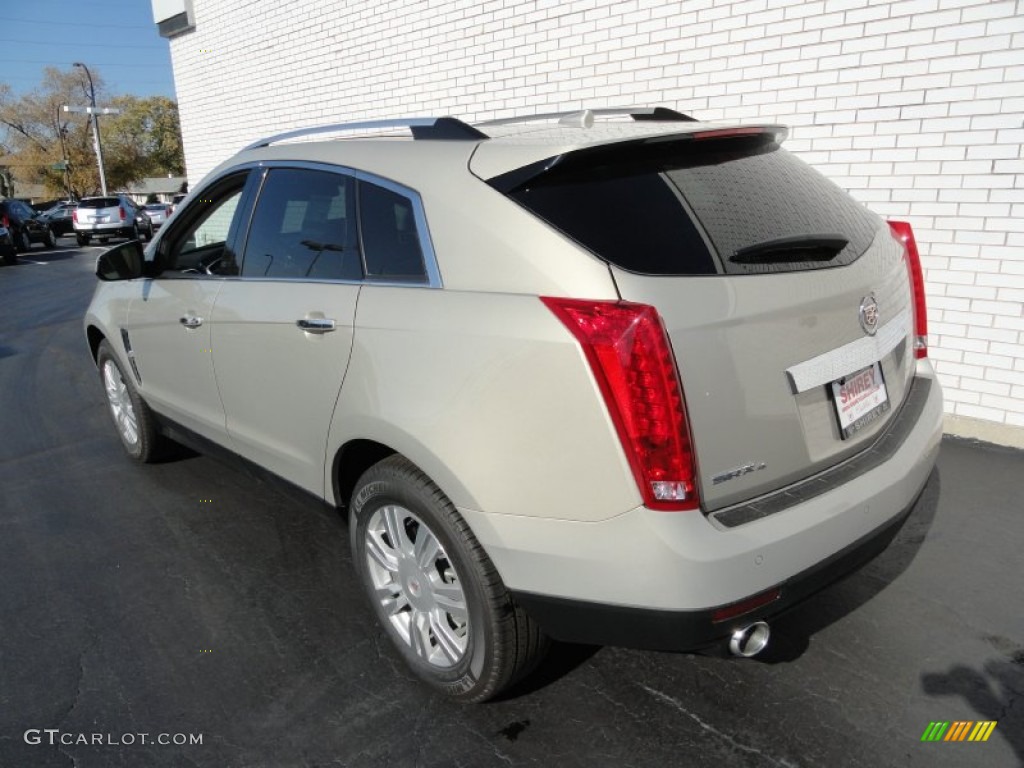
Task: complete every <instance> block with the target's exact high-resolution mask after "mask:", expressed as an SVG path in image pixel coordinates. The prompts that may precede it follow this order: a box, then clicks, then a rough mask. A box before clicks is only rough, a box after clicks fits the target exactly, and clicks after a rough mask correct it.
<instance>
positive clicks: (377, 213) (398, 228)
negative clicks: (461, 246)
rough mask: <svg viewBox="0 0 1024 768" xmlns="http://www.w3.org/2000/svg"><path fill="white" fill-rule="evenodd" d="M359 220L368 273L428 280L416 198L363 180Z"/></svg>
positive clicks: (418, 280)
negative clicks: (421, 243)
mask: <svg viewBox="0 0 1024 768" xmlns="http://www.w3.org/2000/svg"><path fill="white" fill-rule="evenodd" d="M359 220H360V223H361V225H362V238H363V257H364V259H365V261H366V274H367V277H376V278H378V279H385V280H396V281H402V282H416V283H425V282H427V271H426V268H425V267H424V264H423V248H422V247H421V245H420V238H419V230H418V229H417V227H416V211H415V208H414V207H413V202H412V200H410V199H409V198H408V197H406V196H405V195H402V194H399V193H397V192H393V191H392V190H390V189H386V188H384V187H381V186H378V185H377V184H373V183H371V182H368V181H360V182H359Z"/></svg>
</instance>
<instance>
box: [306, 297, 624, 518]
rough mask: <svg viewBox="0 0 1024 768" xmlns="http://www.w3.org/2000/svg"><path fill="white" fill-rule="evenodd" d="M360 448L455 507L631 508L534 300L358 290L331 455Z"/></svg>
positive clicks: (517, 510) (578, 372) (603, 414)
mask: <svg viewBox="0 0 1024 768" xmlns="http://www.w3.org/2000/svg"><path fill="white" fill-rule="evenodd" d="M360 438H361V439H371V440H376V441H377V442H380V443H384V444H385V445H388V446H389V447H391V448H393V449H395V450H396V451H398V452H399V453H402V454H403V455H405V456H406V457H407V458H409V459H410V460H411V461H412V462H413V463H415V464H416V465H417V466H419V467H420V468H421V469H422V470H423V471H424V472H425V473H426V474H427V475H429V476H430V477H431V478H432V479H433V480H434V482H436V483H437V484H438V485H439V487H440V488H441V489H442V490H443V491H444V492H445V493H446V494H447V495H448V497H449V498H450V499H451V500H452V501H453V502H454V503H455V504H456V505H457V506H459V507H463V508H468V509H474V510H482V511H486V512H489V513H495V514H505V515H523V516H527V517H550V518H561V519H570V520H602V519H606V518H609V517H612V516H614V515H618V514H621V513H623V512H626V511H627V510H629V509H632V508H634V507H636V506H637V504H639V503H640V496H639V492H638V491H637V488H636V484H635V482H634V480H633V477H632V474H631V472H630V469H629V466H628V464H627V462H626V459H625V456H624V455H623V453H622V449H621V447H620V446H619V443H618V440H617V438H616V435H615V430H614V427H613V425H612V424H611V421H610V419H609V417H608V415H607V411H606V409H605V408H604V405H603V402H602V401H601V395H600V393H599V392H598V390H597V387H596V385H595V383H594V381H593V378H592V377H591V376H590V372H589V370H588V368H587V366H586V363H585V361H584V360H583V356H582V352H581V350H580V349H579V347H578V346H577V345H576V343H575V342H574V341H573V339H572V338H571V337H570V335H569V333H568V332H567V331H566V330H565V329H564V328H563V327H562V326H561V324H560V323H559V322H558V320H557V319H556V318H555V317H554V315H552V314H551V313H550V312H549V311H548V310H547V308H546V307H545V306H544V305H543V304H542V303H541V301H540V300H539V299H538V298H537V297H536V296H528V295H514V294H488V293H477V292H469V291H466V292H463V291H452V290H430V289H422V288H398V287H383V286H373V285H367V286H365V287H364V288H363V290H362V293H361V294H360V299H359V306H358V309H357V313H356V332H355V343H354V346H353V350H352V359H351V362H350V367H349V372H348V375H347V376H346V379H345V382H344V385H343V386H342V392H341V396H340V398H339V402H338V407H337V410H336V412H335V417H334V421H333V424H332V428H331V431H330V434H329V437H328V457H329V458H330V457H333V456H334V455H336V453H337V451H338V449H339V448H340V447H341V446H342V445H344V444H345V443H346V442H347V441H349V440H352V439H360ZM327 466H328V471H330V466H331V462H330V461H328V464H327ZM326 479H327V483H326V487H327V488H331V487H332V483H331V482H330V478H329V477H328V478H326ZM339 501H340V500H339Z"/></svg>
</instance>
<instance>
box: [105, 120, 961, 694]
mask: <svg viewBox="0 0 1024 768" xmlns="http://www.w3.org/2000/svg"><path fill="white" fill-rule="evenodd" d="M409 129H411V136H409V135H408V134H407V133H404V132H405V131H407V130H409ZM399 130H402V131H403V135H389V131H390V132H397V131H399ZM329 132H334V133H336V134H342V135H345V136H347V138H344V139H341V140H339V139H328V140H324V141H315V142H314V141H305V142H300V143H294V142H293V143H289V142H288V140H289V139H291V138H294V137H298V136H308V135H309V134H315V133H329ZM382 134H383V135H382ZM353 135H354V136H353ZM785 136H786V130H785V129H784V128H782V127H779V126H774V125H763V126H750V125H744V126H739V125H718V124H710V123H702V122H699V121H695V120H693V119H692V118H688V117H687V116H685V115H681V114H679V113H676V112H673V111H671V110H667V109H663V108H655V109H634V110H629V111H620V110H595V111H585V112H580V113H573V114H566V115H548V116H538V117H536V118H523V119H517V120H505V121H497V122H491V123H484V124H477V125H469V124H466V123H463V122H461V121H459V120H456V119H453V118H440V119H433V118H425V119H413V120H406V121H389V122H383V121H380V122H371V123H359V124H354V125H353V124H350V125H342V126H325V127H323V128H319V129H306V130H304V131H297V132H294V133H290V134H283V135H281V136H276V137H271V138H268V139H264V140H262V141H259V142H256V143H255V144H253V145H251V146H250V147H248V148H246V149H245V150H244V151H242V152H240V153H239V154H238V155H236V156H235V157H233V158H231V159H230V160H228V161H227V162H226V163H224V164H223V165H221V166H220V167H218V168H217V169H215V170H214V171H213V172H212V173H211V174H210V175H209V176H208V177H207V178H206V179H205V180H204V181H203V182H202V183H201V184H199V185H197V186H196V191H195V192H193V193H192V194H191V195H190V196H189V197H188V199H186V200H185V201H184V202H183V203H182V205H181V209H180V210H179V211H177V212H176V214H175V217H174V219H173V221H172V222H171V223H169V224H168V225H167V226H165V227H164V228H162V229H161V231H160V233H159V235H158V236H157V238H156V239H155V240H154V241H153V242H152V243H151V244H150V245H149V246H148V247H147V248H146V250H145V252H143V251H142V250H141V246H140V245H139V244H138V243H128V244H125V245H123V246H119V247H117V248H114V249H112V250H111V251H109V252H107V253H106V254H105V255H104V256H102V257H100V259H99V260H98V262H97V274H98V276H99V278H100V280H101V282H100V283H99V284H98V286H97V289H96V293H95V296H94V298H93V301H92V303H91V305H90V307H89V309H88V312H87V314H86V317H85V330H86V336H87V339H88V343H89V348H90V350H91V352H92V355H93V358H94V359H95V361H96V364H97V366H98V368H99V372H100V377H101V380H102V382H103V387H104V389H105V392H106V396H107V402H108V404H109V409H110V413H111V415H112V417H113V421H114V424H115V426H116V429H117V433H118V435H119V436H120V439H121V441H122V443H123V444H124V447H125V449H126V450H127V451H128V453H129V454H130V455H131V456H133V457H134V458H136V459H139V460H142V461H148V460H151V459H153V458H154V457H156V456H157V455H158V454H159V452H160V451H161V450H162V449H163V448H164V447H165V446H166V439H167V437H168V436H170V437H173V438H174V439H175V440H178V441H182V442H186V443H189V444H192V445H194V446H199V447H201V448H202V449H204V450H208V451H212V452H215V453H218V454H221V455H223V456H226V457H233V458H237V459H240V460H241V461H243V462H249V463H253V464H256V465H258V466H260V467H262V468H264V469H267V470H269V471H270V472H271V473H273V474H275V475H277V476H279V477H280V478H283V479H284V480H286V481H288V482H289V483H291V484H293V485H296V486H299V487H300V488H303V489H305V490H306V491H308V492H309V493H310V494H311V495H313V496H315V497H317V498H320V499H325V500H326V501H327V502H329V503H330V504H332V505H334V506H336V507H337V508H338V509H340V510H344V511H345V513H346V514H347V515H348V517H349V520H350V533H351V548H352V556H353V561H354V564H355V568H356V571H357V573H358V577H359V579H360V581H361V583H362V586H363V589H364V590H365V592H366V596H367V599H368V600H369V601H370V603H371V605H372V606H373V609H374V611H375V612H376V615H377V617H378V619H379V621H380V623H381V625H382V626H383V627H384V628H385V630H386V631H387V633H388V635H389V636H390V638H391V639H392V641H393V642H394V646H395V648H396V649H397V652H398V653H399V654H400V655H401V656H402V657H403V658H404V659H405V661H406V662H407V663H408V664H409V666H410V667H411V668H412V669H413V670H414V671H415V672H416V673H417V674H418V675H419V676H421V677H422V678H423V679H424V680H426V681H428V682H429V683H431V684H432V685H434V686H435V687H437V688H438V689H440V690H442V691H443V692H445V693H446V694H448V695H450V696H452V697H455V698H457V699H460V700H464V701H481V700H484V699H487V698H489V697H492V696H494V695H496V694H497V693H499V692H500V691H502V690H504V689H506V688H508V686H510V685H511V684H512V683H514V682H515V681H517V680H518V679H520V678H522V677H523V676H524V675H525V674H527V673H528V672H529V671H530V669H531V668H532V667H533V665H535V664H536V663H537V661H538V659H539V658H540V657H541V655H542V654H543V651H544V649H545V647H546V643H547V639H548V638H556V639H559V640H566V641H579V642H587V643H599V644H618V645H626V646H634V647H639V648H651V649H662V650H695V649H702V648H707V647H714V646H724V647H728V648H729V649H730V650H731V651H732V653H733V654H735V655H737V656H751V655H754V654H756V653H758V652H759V651H760V650H761V649H762V648H764V647H765V645H766V643H768V640H769V635H770V629H769V622H770V620H771V619H772V618H773V617H775V616H777V615H778V614H780V613H781V612H782V611H784V610H786V609H788V608H790V607H792V606H793V605H794V604H796V603H798V602H800V601H801V600H803V599H804V598H806V597H807V596H808V595H810V594H812V593H814V592H815V591H817V590H820V589H821V588H823V587H824V586H826V585H827V584H828V583H829V582H830V581H832V580H834V579H836V578H838V577H839V576H840V575H842V574H844V573H846V572H848V571H850V570H851V569H853V568H855V567H857V566H859V565H860V564H861V563H863V562H864V561H865V560H866V559H867V558H869V557H870V556H872V555H873V554H874V553H876V552H878V551H880V550H881V549H882V548H883V547H884V546H886V544H887V543H888V541H889V539H890V538H891V537H892V536H893V535H894V533H895V531H896V530H897V528H898V527H899V526H900V525H901V524H902V522H903V520H904V519H905V518H906V516H907V515H908V514H909V513H910V512H911V510H912V508H913V507H914V504H915V501H916V499H917V498H918V495H919V494H920V492H921V490H922V488H923V487H924V485H925V483H926V481H927V480H928V478H929V476H930V475H931V472H932V468H933V465H934V463H935V459H936V454H937V451H938V448H939V441H940V437H941V419H942V402H941V393H940V388H939V384H938V382H937V381H936V378H935V374H934V373H933V370H932V367H931V365H930V364H929V361H928V357H927V351H928V346H927V344H928V342H927V320H926V308H925V295H924V285H923V279H922V273H921V266H920V263H919V258H918V254H917V247H916V245H915V242H914V237H913V233H912V232H911V230H910V227H909V226H907V225H906V224H903V223H898V222H885V221H883V220H881V219H880V218H878V217H877V216H876V215H874V214H873V213H871V212H870V211H868V210H866V209H865V208H863V207H862V206H861V205H859V204H857V203H856V202H855V201H853V200H852V199H851V198H850V197H849V196H848V195H847V194H846V193H844V192H843V191H842V190H840V189H839V188H838V187H836V186H835V185H834V184H832V183H831V182H829V181H828V180H826V179H825V178H824V177H823V176H821V175H820V174H818V173H817V172H815V171H814V170H812V169H811V168H810V167H808V166H807V165H805V164H804V163H802V162H801V161H800V160H798V159H797V158H795V157H794V156H792V155H790V154H789V153H788V152H787V151H786V150H785V149H784V148H782V146H781V144H782V142H783V140H784V138H785Z"/></svg>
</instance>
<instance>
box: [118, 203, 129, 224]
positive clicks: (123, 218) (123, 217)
mask: <svg viewBox="0 0 1024 768" xmlns="http://www.w3.org/2000/svg"><path fill="white" fill-rule="evenodd" d="M117 210H118V212H119V213H120V214H121V221H124V220H125V219H127V218H128V214H127V213H125V212H124V206H123V205H122V206H121V207H120V208H118V209H117Z"/></svg>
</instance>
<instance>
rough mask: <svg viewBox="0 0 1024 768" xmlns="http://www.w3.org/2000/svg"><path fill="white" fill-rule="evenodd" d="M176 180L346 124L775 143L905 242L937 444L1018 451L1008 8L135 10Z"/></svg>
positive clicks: (1021, 160) (962, 3) (990, 1)
mask: <svg viewBox="0 0 1024 768" xmlns="http://www.w3.org/2000/svg"><path fill="white" fill-rule="evenodd" d="M152 3H153V11H154V17H155V21H156V22H157V23H158V25H159V27H160V29H161V32H162V34H164V35H165V36H167V37H168V38H169V40H170V49H171V58H172V62H173V67H174V77H175V86H176V90H177V97H178V104H179V109H180V115H181V129H182V136H183V140H184V147H185V160H186V166H187V169H188V177H189V178H190V179H192V181H193V182H197V181H198V180H199V179H200V178H201V177H202V176H203V175H204V174H205V173H206V172H208V171H209V170H211V169H212V168H213V167H214V166H215V165H216V164H217V163H219V162H220V161H222V160H224V159H226V158H227V157H228V156H229V155H231V154H233V153H234V152H236V151H237V150H239V149H241V148H242V147H243V146H245V145H246V144H248V143H250V142H251V141H253V140H255V139H257V138H260V137H261V136H265V135H269V134H273V133H276V132H280V131H285V130H290V129H294V128H299V127H303V126H309V125H316V124H323V123H331V122H343V121H348V120H357V119H362V118H387V117H398V116H409V115H448V114H450V115H454V116H457V117H460V118H462V119H466V120H470V121H472V120H478V119H486V118H493V117H506V116H512V115H517V114H531V113H536V112H549V111H560V110H573V109H582V108H586V107H592V108H593V107H603V106H634V105H663V106H667V107H671V108H674V109H678V110H680V111H683V112H687V113H689V114H692V115H695V116H697V117H699V118H700V119H703V120H741V121H747V122H766V121H770V122H779V123H785V124H787V125H789V126H791V127H792V133H791V138H790V139H789V140H788V141H787V142H786V147H787V148H788V149H789V150H791V151H794V152H796V153H797V154H799V155H800V156H801V157H802V158H803V159H804V160H806V161H807V162H809V163H811V164H812V165H813V166H815V167H816V168H817V169H818V170H820V171H821V172H822V173H824V174H826V175H827V176H829V177H830V178H832V179H833V180H834V181H836V182H837V183H838V184H840V185H841V186H843V187H844V188H846V189H847V190H848V191H849V192H850V193H851V194H852V195H853V196H854V197H855V198H857V199H858V200H860V201H862V202H864V203H866V204H867V205H869V206H870V207H871V208H872V209H874V210H875V211H877V212H878V213H880V214H882V215H883V216H889V217H893V218H900V219H905V220H907V221H909V222H911V223H912V224H913V226H914V230H915V233H916V235H917V240H918V243H919V245H920V248H921V254H922V257H923V258H922V261H923V263H924V266H925V268H926V279H927V291H928V306H929V323H930V331H931V338H930V355H931V357H932V358H933V360H934V362H935V364H936V368H937V370H938V373H939V376H940V378H941V380H942V384H943V387H944V390H945V395H946V409H947V413H948V419H947V430H948V431H950V432H954V433H957V434H963V435H970V436H977V437H981V438H983V439H987V440H992V441H995V442H1000V443H1004V444H1012V445H1018V446H1024V157H1022V152H1021V150H1022V146H1024V0H1003V1H999V0H901V1H899V2H884V1H883V2H879V1H878V0H823V1H818V2H807V1H806V0H682V1H681V2H665V1H664V0H626V1H615V2H612V1H602V0H585V1H583V2H571V1H568V0H490V1H487V0H452V1H451V2H440V1H438V0H427V1H426V2H425V1H424V0H395V2H389V3H380V2H377V1H376V0H348V2H345V3H324V2H322V1H321V0H288V1H287V2H282V3H252V2H249V0H152Z"/></svg>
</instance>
